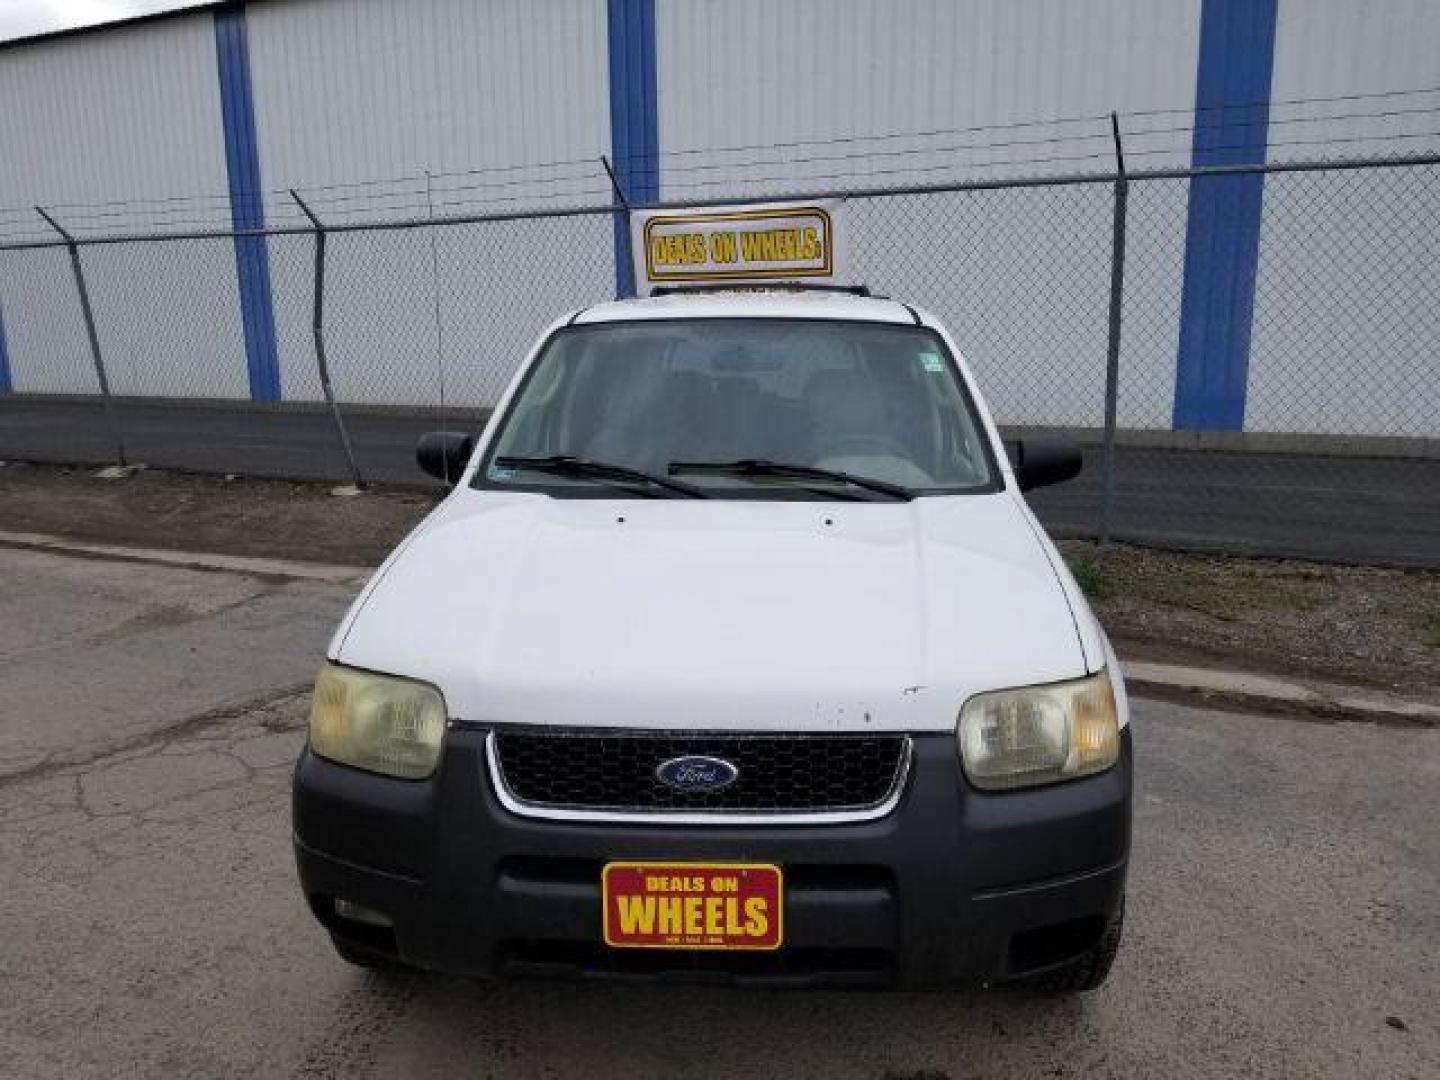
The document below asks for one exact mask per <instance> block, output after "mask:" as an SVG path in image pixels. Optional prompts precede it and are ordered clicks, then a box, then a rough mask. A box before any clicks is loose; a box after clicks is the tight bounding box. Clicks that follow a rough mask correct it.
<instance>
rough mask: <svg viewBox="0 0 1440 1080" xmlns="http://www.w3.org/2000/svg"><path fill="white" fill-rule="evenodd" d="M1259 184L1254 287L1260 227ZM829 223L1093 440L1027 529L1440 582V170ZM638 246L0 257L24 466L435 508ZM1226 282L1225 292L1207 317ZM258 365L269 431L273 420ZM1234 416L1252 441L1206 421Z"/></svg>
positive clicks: (1028, 187) (1151, 187) (866, 275)
mask: <svg viewBox="0 0 1440 1080" xmlns="http://www.w3.org/2000/svg"><path fill="white" fill-rule="evenodd" d="M1257 184H1258V185H1263V213H1261V214H1260V216H1259V218H1258V224H1257V222H1253V221H1252V222H1251V223H1250V227H1251V228H1252V229H1253V231H1254V232H1255V235H1254V237H1253V238H1252V241H1251V242H1253V244H1254V250H1253V251H1252V252H1251V253H1250V254H1251V257H1250V259H1249V261H1248V263H1247V262H1246V259H1245V257H1244V256H1245V254H1246V252H1245V250H1244V243H1245V242H1246V241H1244V240H1243V239H1242V241H1241V242H1240V243H1239V244H1238V246H1237V242H1236V240H1235V236H1236V234H1237V230H1238V231H1241V232H1243V229H1244V228H1245V227H1246V225H1245V222H1244V221H1242V220H1240V218H1241V217H1243V215H1242V214H1241V213H1240V212H1239V210H1237V209H1236V208H1237V207H1242V205H1243V199H1244V198H1245V197H1248V196H1246V195H1245V193H1244V190H1249V189H1244V190H1242V187H1243V186H1244V185H1257ZM1198 185H1206V186H1207V187H1205V188H1203V189H1202V188H1199V187H1197V186H1198ZM1232 189H1233V190H1232ZM1237 193H1238V194H1237ZM1232 194H1234V195H1236V197H1235V198H1233V199H1232V198H1231V195H1232ZM822 196H824V197H837V196H838V197H842V198H845V200H846V215H847V226H846V227H847V228H848V230H849V239H848V243H849V247H850V251H851V253H852V255H851V262H852V267H853V275H854V277H855V279H856V280H858V281H863V282H865V283H867V284H868V285H869V286H870V287H871V288H872V289H873V290H875V291H877V292H880V293H884V294H887V295H893V296H896V297H897V298H901V299H904V300H905V301H907V302H910V303H914V304H916V305H918V306H921V307H924V308H926V309H928V310H930V311H931V312H933V313H934V314H936V315H937V316H938V317H939V318H940V319H941V320H942V321H943V322H944V323H945V324H946V325H947V326H948V327H949V328H950V330H951V331H952V333H953V334H954V336H955V338H956V339H957V341H958V342H959V343H960V345H961V348H962V350H963V351H964V352H965V354H966V356H967V358H968V359H969V361H970V363H971V365H972V367H973V368H974V370H975V373H976V375H977V377H978V379H979V382H980V384H981V387H982V390H983V392H984V394H985V396H986V398H987V400H988V401H989V403H990V406H991V408H992V411H993V412H994V414H995V416H996V418H997V420H998V421H999V422H1000V424H1001V425H1002V427H1003V428H1004V429H1005V430H1006V433H1007V435H1018V434H1023V433H1024V432H1026V431H1030V430H1035V429H1061V430H1065V431H1069V432H1071V433H1072V434H1073V435H1075V437H1076V438H1078V439H1079V440H1080V441H1081V443H1082V445H1083V446H1084V447H1085V450H1086V456H1087V468H1086V470H1085V472H1084V474H1083V475H1082V477H1081V478H1080V479H1079V480H1078V481H1076V482H1074V483H1072V484H1069V485H1065V486H1061V487H1057V488H1054V489H1047V490H1045V491H1042V492H1037V493H1036V494H1035V497H1034V498H1033V500H1032V501H1033V502H1034V504H1035V506H1036V508H1037V511H1038V512H1039V513H1040V514H1041V516H1042V518H1043V519H1044V520H1045V521H1046V523H1047V525H1048V526H1050V527H1051V528H1052V529H1053V530H1055V531H1059V532H1063V533H1068V534H1074V535H1082V536H1099V537H1102V538H1108V537H1113V538H1116V539H1122V540H1132V541H1137V542H1144V543H1152V544H1163V545H1167V546H1176V547H1185V548H1191V549H1200V550H1207V549H1213V550H1217V551H1234V552H1243V553H1252V554H1265V555H1281V556H1290V555H1293V556H1304V557H1317V558H1325V559H1337V560H1343V561H1353V562H1377V563H1387V564H1397V565H1416V566H1440V275H1437V271H1436V267H1435V260H1434V257H1433V251H1434V247H1435V244H1436V242H1437V239H1440V159H1434V158H1410V159H1391V160H1383V161H1382V160H1375V161H1368V162H1355V161H1350V162H1336V163H1330V164H1323V165H1322V164H1314V165H1304V166H1296V165H1283V166H1270V167H1235V168H1219V169H1209V170H1171V171H1160V170H1153V171H1149V172H1143V173H1132V174H1128V175H1126V174H1123V173H1121V174H1116V175H1106V176H1094V175H1087V176H1074V177H1057V176H1046V177H1040V178H1035V179H1033V180H1028V181H1027V180H1020V181H1008V182H988V183H975V184H968V185H967V184H955V185H951V186H936V187H925V188H910V189H901V188H892V189H886V190H876V191H867V192H859V193H857V192H853V191H852V192H849V193H846V192H834V193H822V192H806V193H804V195H803V197H806V198H816V197H822ZM766 197H767V198H774V197H776V196H773V195H769V194H767V196H766ZM710 201H717V200H710ZM1117 202H1118V204H1119V207H1120V212H1119V213H1117V210H1116V208H1117ZM1201 203H1204V204H1205V205H1207V206H1210V207H1212V208H1214V209H1215V218H1214V220H1213V221H1212V222H1211V226H1210V227H1211V233H1210V234H1206V235H1208V236H1210V238H1211V241H1212V242H1213V246H1214V250H1207V249H1206V248H1205V247H1204V237H1203V236H1202V242H1201V243H1200V244H1198V245H1197V241H1196V235H1195V228H1194V220H1193V219H1194V217H1195V215H1196V213H1197V210H1196V207H1197V205H1199V204H1201ZM617 216H620V212H619V211H617V210H616V209H615V208H614V207H611V206H608V205H607V206H590V207H573V208H567V209H565V210H562V211H551V212H538V211H537V212H533V213H508V214H504V215H492V216H474V217H463V218H462V217H453V218H443V217H442V218H433V219H427V220H420V221H417V220H407V221H396V222H388V223H387V222H360V221H353V220H349V219H346V220H345V221H343V222H342V223H341V224H340V225H338V226H334V227H325V226H323V225H320V223H318V222H317V223H316V225H318V226H319V228H313V227H305V226H304V225H303V224H297V225H291V224H287V225H285V226H284V227H283V228H276V229H271V230H269V231H267V232H264V233H259V234H255V235H254V236H247V237H240V236H237V235H236V234H233V233H227V232H224V231H222V230H208V231H204V232H198V233H191V234H186V235H169V236H158V235H153V236H128V237H121V236H107V237H96V236H86V237H84V238H80V239H74V240H72V239H71V238H70V237H69V236H68V235H67V234H63V233H62V234H61V236H59V237H58V238H57V239H56V240H54V241H53V242H44V241H29V242H27V243H24V244H17V245H11V246H9V247H0V309H3V311H4V319H5V327H6V332H7V336H8V343H9V354H10V362H11V374H12V382H13V392H12V393H11V394H9V395H4V396H0V428H3V432H0V457H10V458H29V459H34V460H59V461H77V462H100V461H112V460H115V459H116V458H117V456H124V457H128V458H129V459H130V460H133V461H143V462H145V463H147V464H150V465H155V466H168V467H181V468H190V469H200V470H206V471H217V472H225V473H240V474H250V475H279V476H294V477H299V478H326V479H336V480H344V479H347V478H350V477H354V476H356V475H357V474H358V476H359V477H360V478H361V479H364V480H367V481H371V480H373V481H398V482H419V481H420V480H421V477H420V475H419V474H418V472H416V471H415V469H414V466H413V464H412V455H411V448H412V446H413V441H414V437H415V435H416V434H417V433H418V432H420V431H423V430H425V429H427V428H429V427H434V426H437V425H439V424H441V423H450V424H455V423H459V424H465V425H472V426H473V425H475V424H478V423H479V422H480V420H481V419H482V418H483V416H484V415H485V413H486V411H487V409H488V408H489V407H490V406H492V405H493V404H494V403H495V402H496V401H497V400H498V398H499V396H500V395H501V393H502V392H503V390H504V387H505V386H506V384H507V383H508V381H509V379H510V378H511V376H512V375H513V373H514V370H515V368H516V366H517V365H518V364H519V362H520V361H521V359H522V358H523V356H524V355H525V352H526V350H527V349H528V348H529V346H530V345H531V344H532V343H533V341H534V340H535V338H536V337H537V335H538V334H539V333H540V332H541V331H542V329H543V328H544V327H545V326H546V325H548V324H549V323H550V322H552V321H553V320H554V319H556V318H558V317H560V316H562V315H563V314H565V313H566V312H569V311H573V310H575V309H576V308H579V307H583V306H585V305H588V304H592V303H595V302H597V301H601V300H605V299H608V298H610V297H612V296H613V295H614V293H615V289H616V250H615V220H616V218H617ZM299 220H300V221H302V222H303V220H304V219H303V218H300V219H299ZM57 225H58V227H59V228H60V229H62V230H63V226H64V222H63V221H60V222H58V223H57ZM321 229H323V230H324V231H323V238H322V233H321V231H320V230H321ZM1214 237H1220V240H1219V241H1214ZM242 239H243V240H247V241H251V242H254V241H258V242H259V243H260V244H262V245H263V253H264V259H265V261H266V272H267V273H268V289H269V297H270V305H269V312H270V314H269V315H268V318H269V319H271V320H272V321H273V326H270V327H269V328H268V329H267V327H265V326H261V325H259V324H257V323H256V322H255V318H254V315H253V313H247V311H246V309H245V305H244V303H243V298H242V297H241V295H240V293H241V291H242V290H241V289H240V287H239V281H240V274H241V273H243V272H244V271H243V270H242V269H237V246H238V245H237V240H242ZM1237 251H1238V253H1239V257H1237V255H1236V253H1237ZM72 253H73V255H74V258H72V257H71V256H72ZM317 258H318V260H319V261H318V265H317ZM1206 259H1209V260H1210V261H1209V263H1208V264H1207V269H1206V273H1207V274H1208V275H1209V278H1210V279H1212V281H1219V282H1221V283H1222V284H1224V283H1227V282H1228V283H1229V284H1228V285H1226V287H1225V288H1223V289H1219V290H1218V291H1217V290H1215V289H1212V290H1211V293H1210V294H1208V295H1202V296H1201V298H1200V301H1197V300H1196V298H1195V297H1196V293H1197V290H1196V289H1195V288H1194V287H1193V284H1190V283H1187V275H1194V274H1195V273H1196V272H1197V271H1196V269H1195V268H1196V266H1197V265H1199V263H1197V260H1199V261H1200V262H1204V260H1206ZM1227 259H1228V260H1233V261H1234V266H1231V265H1230V264H1229V263H1227V262H1225V260H1227ZM1217 260H1218V262H1217ZM1247 266H1248V267H1249V269H1248V271H1247V269H1246V267H1247ZM77 267H78V271H77ZM317 268H318V269H320V270H322V271H323V280H322V281H321V291H320V292H318V293H317V290H316V285H317V273H316V272H317ZM1117 270H1118V273H1117ZM1246 273H1249V274H1250V275H1251V277H1250V278H1248V279H1245V274H1246ZM1227 274H1228V275H1230V276H1229V277H1227ZM1242 279H1243V280H1242ZM82 288H83V289H84V290H85V291H86V292H88V297H89V304H90V324H91V326H92V327H93V330H94V347H93V348H92V346H91V344H90V341H91V336H90V333H89V329H90V327H87V317H86V312H85V306H84V304H83V303H82V302H81V290H82ZM317 300H318V301H322V303H320V304H318V305H317ZM1197 328H1198V329H1197ZM317 331H318V332H317ZM266 334H268V337H265V335H266ZM257 335H258V337H257ZM1207 335H1208V336H1207ZM1237 335H1245V336H1244V337H1243V338H1242V337H1240V336H1237ZM260 338H264V340H266V341H269V342H270V343H271V344H270V345H269V346H267V347H268V348H269V349H271V350H272V352H273V362H274V364H275V368H276V370H277V371H278V380H279V385H280V400H279V401H277V402H273V403H265V404H256V403H255V402H254V401H252V399H251V398H252V383H253V379H254V373H253V371H252V370H251V369H250V365H251V364H253V362H254V361H253V357H254V354H255V352H256V341H257V340H258V339H260ZM322 349H323V356H324V359H325V361H326V366H327V367H328V374H329V382H330V388H331V392H332V394H333V399H334V405H335V412H334V413H333V414H332V413H331V412H330V411H328V404H327V400H326V398H327V395H326V387H325V381H324V380H323V379H322V368H321V364H320V360H321V357H322V352H321V350H322ZM1112 358H1113V361H1114V363H1113V365H1112V363H1111V360H1112ZM1237 365H1238V366H1237ZM102 372H103V373H104V375H105V377H106V380H107V381H108V387H109V395H108V398H107V399H106V400H107V402H108V404H109V405H110V406H111V407H110V409H109V410H108V417H109V425H107V423H106V413H105V411H104V410H102V409H101V408H100V406H99V402H98V399H99V398H100V397H101V385H100V375H101V373H102ZM1212 382H1213V383H1215V385H1214V386H1212V385H1211V383H1212ZM1237 393H1238V395H1239V403H1240V404H1239V408H1240V410H1241V412H1242V414H1243V415H1240V416H1238V417H1236V416H1234V415H1231V416H1229V418H1228V419H1225V418H1222V419H1221V420H1220V421H1219V422H1210V421H1208V420H1205V419H1204V418H1202V420H1201V421H1199V422H1197V421H1196V420H1195V418H1194V417H1193V416H1191V415H1190V414H1189V413H1188V412H1187V406H1186V405H1185V402H1186V400H1187V398H1190V397H1195V396H1196V395H1197V394H1198V395H1199V397H1200V398H1201V399H1205V400H1208V398H1206V395H1210V396H1211V397H1214V398H1215V400H1218V401H1221V402H1222V404H1223V402H1224V400H1225V395H1226V394H1230V395H1232V396H1233V395H1235V394H1237ZM1237 420H1238V422H1237ZM337 422H339V423H340V424H343V428H344V431H343V434H344V435H345V436H346V440H348V442H349V444H350V448H349V449H350V452H347V447H346V441H344V440H342V439H341V438H340V435H341V432H340V431H339V430H337V427H336V423H337Z"/></svg>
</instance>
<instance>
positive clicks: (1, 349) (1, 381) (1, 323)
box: [0, 305, 15, 394]
mask: <svg viewBox="0 0 1440 1080" xmlns="http://www.w3.org/2000/svg"><path fill="white" fill-rule="evenodd" d="M14 389H15V383H14V381H13V380H12V379H11V377H10V352H9V350H8V349H7V348H6V346H5V308H4V306H3V305H0V394H8V393H10V392H11V391H12V390H14Z"/></svg>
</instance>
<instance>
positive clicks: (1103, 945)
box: [1008, 899, 1125, 994]
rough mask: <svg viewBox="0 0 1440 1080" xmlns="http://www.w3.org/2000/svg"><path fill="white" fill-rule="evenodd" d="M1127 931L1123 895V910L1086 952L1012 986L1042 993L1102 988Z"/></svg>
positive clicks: (1075, 992)
mask: <svg viewBox="0 0 1440 1080" xmlns="http://www.w3.org/2000/svg"><path fill="white" fill-rule="evenodd" d="M1124 932H1125V901H1124V900H1123V899H1122V900H1121V901H1120V908H1119V910H1117V911H1116V912H1115V914H1114V915H1113V916H1111V918H1110V921H1109V922H1108V923H1106V924H1105V932H1104V933H1103V934H1101V935H1100V940H1099V941H1097V942H1096V943H1095V944H1094V945H1092V946H1091V947H1090V948H1089V949H1088V950H1087V951H1086V952H1084V953H1081V954H1080V955H1079V956H1077V957H1075V959H1073V960H1069V961H1067V962H1066V963H1064V964H1061V965H1060V966H1059V967H1055V968H1051V969H1050V970H1048V971H1041V972H1037V973H1036V974H1034V975H1026V976H1023V977H1021V978H1019V979H1016V980H1015V981H1014V982H1011V983H1009V984H1008V986H1009V987H1010V988H1011V989H1015V990H1028V991H1032V992H1034V993H1039V994H1083V993H1088V992H1089V991H1091V990H1098V989H1099V988H1100V987H1101V986H1103V985H1104V984H1105V980H1106V979H1107V978H1108V977H1109V975H1110V967H1111V965H1113V964H1114V963H1115V954H1116V953H1118V952H1119V951H1120V939H1121V937H1123V936H1124Z"/></svg>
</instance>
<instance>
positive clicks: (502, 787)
mask: <svg viewBox="0 0 1440 1080" xmlns="http://www.w3.org/2000/svg"><path fill="white" fill-rule="evenodd" d="M549 733H550V734H554V732H549ZM565 734H573V735H575V736H576V737H578V738H583V737H584V736H585V735H587V734H600V732H593V733H592V732H584V731H567V732H566V733H565ZM611 734H614V732H611ZM622 734H626V735H634V736H636V737H643V736H645V735H646V734H661V735H693V734H706V733H700V732H689V731H662V732H654V731H651V730H650V729H645V730H636V731H626V732H623V733H622ZM709 734H715V733H709ZM724 734H725V735H727V736H729V737H741V736H744V735H760V736H772V737H773V736H775V735H778V734H786V735H789V734H794V736H795V737H796V738H804V733H803V732H799V733H790V732H785V733H778V732H725V733H724ZM898 737H899V738H900V739H901V747H900V761H899V763H898V764H897V766H896V768H895V779H894V782H893V783H892V784H891V786H890V790H889V791H888V792H887V793H886V794H885V797H884V798H882V799H880V800H879V801H877V802H874V803H870V804H868V805H865V806H854V807H845V808H843V809H838V810H792V811H767V812H763V813H756V812H752V811H739V810H730V811H721V810H623V809H613V810H612V809H583V810H580V809H574V808H571V807H565V806H551V805H545V804H541V803H532V802H526V801H524V800H522V799H520V798H518V797H517V796H516V795H515V793H514V792H513V791H511V790H510V787H509V785H508V784H506V782H505V772H504V770H503V769H502V768H501V766H500V755H499V750H498V748H497V744H496V732H495V731H494V730H493V729H492V730H491V731H490V732H488V733H487V734H486V736H485V760H486V763H487V766H488V768H489V771H490V783H491V784H492V785H493V787H494V789H495V796H496V798H498V799H499V800H500V805H501V806H503V807H504V808H505V809H506V810H508V811H510V813H512V814H516V815H518V816H519V817H527V818H538V819H541V820H546V821H590V822H617V823H627V824H635V825H656V824H660V825H843V824H849V823H853V822H861V821H875V820H877V819H879V818H883V817H885V816H887V815H888V814H890V813H891V812H892V811H893V810H894V809H895V807H896V806H897V805H898V804H899V802H900V797H901V796H902V795H903V794H904V793H905V785H906V783H907V782H908V781H909V779H910V765H911V761H912V759H913V756H914V752H913V745H912V742H911V739H910V736H909V735H899V736H898Z"/></svg>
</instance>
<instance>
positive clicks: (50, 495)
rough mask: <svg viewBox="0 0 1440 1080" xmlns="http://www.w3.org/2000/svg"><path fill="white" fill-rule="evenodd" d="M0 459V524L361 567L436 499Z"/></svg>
mask: <svg viewBox="0 0 1440 1080" xmlns="http://www.w3.org/2000/svg"><path fill="white" fill-rule="evenodd" d="M95 472H96V470H94V469H88V468H63V467H54V466H41V465H26V464H20V463H10V464H8V465H5V466H4V467H0V529H7V530H10V531H12V532H34V533H48V534H50V535H52V536H68V537H72V538H75V539H83V540H94V541H99V542H104V543H112V544H132V545H136V546H141V547H158V548H172V549H177V550H183V551H214V552H222V553H224V554H227V555H258V556H269V557H274V558H286V559H304V560H307V561H310V562H324V563H343V564H353V565H357V566H369V565H373V564H375V563H378V562H379V561H380V560H381V559H383V558H384V557H385V556H386V554H388V553H389V551H390V549H391V548H393V547H394V546H395V545H396V544H397V543H399V542H400V539H401V538H402V537H404V535H405V534H406V533H407V532H409V531H410V530H411V529H412V528H413V527H414V525H415V523H416V522H418V521H419V520H420V519H421V518H422V517H424V516H425V514H426V513H427V512H428V511H429V510H430V508H431V507H432V506H434V505H435V503H436V502H437V501H438V499H439V496H438V494H437V495H432V494H428V493H426V492H421V491H414V490H397V489H390V490H386V489H373V490H367V491H366V492H364V493H363V494H360V495H354V496H349V497H346V496H340V495H333V494H331V491H332V489H331V487H330V486H328V485H325V484H303V483H291V482H288V481H283V480H253V479H248V478H245V479H242V478H235V479H230V480H227V479H226V478H225V477H223V476H210V475H200V474H187V473H176V472H164V471H161V470H156V469H145V470H141V471H139V472H136V473H134V474H132V475H130V476H128V477H125V478H123V479H118V480H102V479H99V478H98V477H97V476H96V475H95Z"/></svg>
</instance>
